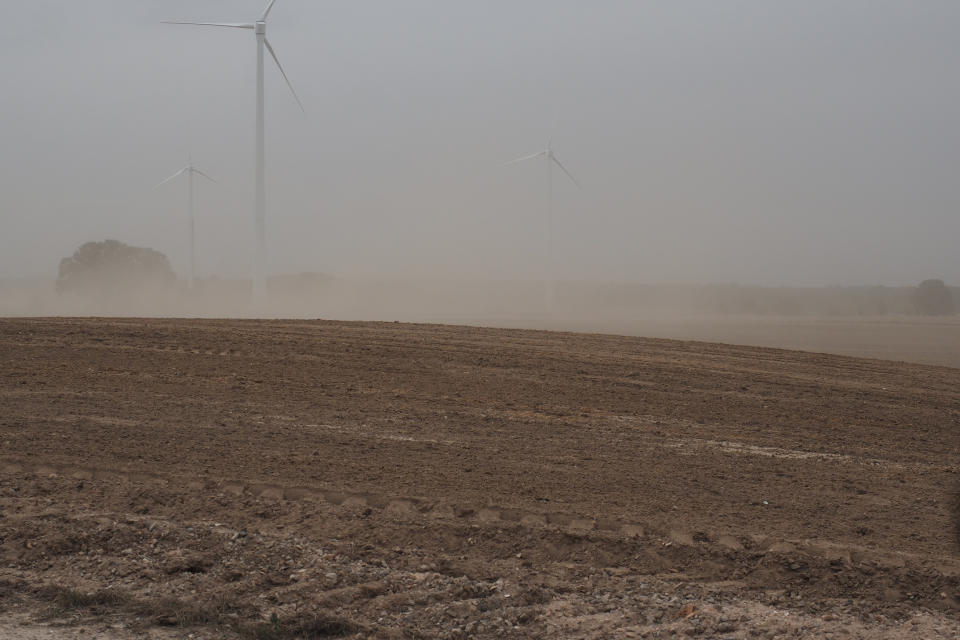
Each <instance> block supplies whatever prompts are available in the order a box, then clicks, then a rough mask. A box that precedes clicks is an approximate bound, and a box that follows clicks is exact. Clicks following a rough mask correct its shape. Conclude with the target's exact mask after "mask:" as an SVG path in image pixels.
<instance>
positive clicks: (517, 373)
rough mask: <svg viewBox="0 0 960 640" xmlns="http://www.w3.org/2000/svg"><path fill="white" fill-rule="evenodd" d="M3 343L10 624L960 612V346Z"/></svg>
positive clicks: (636, 633)
mask: <svg viewBox="0 0 960 640" xmlns="http://www.w3.org/2000/svg"><path fill="white" fill-rule="evenodd" d="M0 363H2V369H0V554H2V557H0V610H2V611H3V612H4V615H3V618H2V622H0V636H2V637H4V638H24V639H33V638H58V639H59V638H91V637H101V638H103V639H105V640H126V639H129V638H141V637H154V638H185V637H187V636H188V634H192V635H193V637H194V638H221V637H228V638H260V639H286V638H299V637H303V638H319V637H331V636H346V637H376V638H467V637H478V638H599V637H603V638H645V637H649V638H661V637H662V638H669V637H687V636H694V637H697V636H699V637H704V638H755V637H760V638H763V637H767V638H775V637H783V638H792V637H811V638H829V637H836V638H850V637H861V638H937V637H944V638H955V637H960V548H958V546H957V544H956V537H957V532H956V531H955V530H954V527H953V522H952V519H953V518H952V515H951V503H952V500H953V495H954V494H955V490H956V489H957V484H958V480H960V479H958V476H957V472H958V470H960V465H958V458H957V454H958V445H960V370H958V369H951V368H937V367H932V366H921V365H909V364H903V363H894V362H886V361H879V360H859V359H853V358H846V357H839V356H826V355H819V354H810V353H799V352H787V351H777V350H772V349H762V348H748V347H730V346H722V345H714V344H704V343H685V342H671V341H663V340H647V339H639V338H624V337H614V336H598V335H577V334H564V333H547V332H536V331H519V330H485V329H475V328H463V327H449V326H428V325H403V324H392V323H390V324H382V323H381V324H377V323H330V322H280V321H275V322H268V321H186V320H95V319H93V320H69V319H57V320H0ZM98 634H99V635H98Z"/></svg>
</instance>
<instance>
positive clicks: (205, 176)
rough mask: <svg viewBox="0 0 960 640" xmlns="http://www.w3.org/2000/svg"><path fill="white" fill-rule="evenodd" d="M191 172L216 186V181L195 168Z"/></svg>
mask: <svg viewBox="0 0 960 640" xmlns="http://www.w3.org/2000/svg"><path fill="white" fill-rule="evenodd" d="M193 172H194V173H196V174H198V175H201V176H203V177H204V178H206V179H207V180H209V181H210V182H212V183H214V184H217V181H216V180H214V179H213V178H211V177H210V176H208V175H207V174H205V173H204V172H203V171H200V169H197V168H196V167H194V168H193Z"/></svg>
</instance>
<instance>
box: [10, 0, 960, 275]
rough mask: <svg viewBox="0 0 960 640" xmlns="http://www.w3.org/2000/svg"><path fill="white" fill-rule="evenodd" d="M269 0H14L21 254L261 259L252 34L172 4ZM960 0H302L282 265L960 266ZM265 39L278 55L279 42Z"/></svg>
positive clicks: (274, 268) (287, 126)
mask: <svg viewBox="0 0 960 640" xmlns="http://www.w3.org/2000/svg"><path fill="white" fill-rule="evenodd" d="M262 4H264V2H261V1H260V0H243V1H242V2H239V1H230V2H227V1H226V0H205V1H203V2H186V1H185V0H166V1H159V0H155V1H151V2H145V3H128V2H119V1H117V0H113V1H108V0H101V1H97V2H84V3H66V4H65V3H62V2H54V1H51V0H38V1H35V2H28V3H15V4H14V3H11V6H9V7H6V8H5V15H6V17H7V20H8V24H10V25H11V33H10V37H8V38H6V39H4V41H3V43H2V44H0V51H2V52H3V59H4V60H5V61H7V64H4V65H3V69H2V70H0V80H2V81H3V85H4V87H5V99H4V101H3V103H2V105H0V115H2V116H3V119H4V121H5V122H6V123H7V124H6V125H5V127H4V138H3V146H2V149H0V168H2V171H0V194H2V196H0V198H2V200H0V207H2V211H3V225H4V228H3V233H2V234H0V275H3V276H4V277H52V276H53V275H54V274H55V270H56V265H57V263H58V261H59V260H60V259H61V258H62V257H65V256H68V255H70V253H72V251H73V250H74V249H76V247H78V246H79V245H80V244H82V243H83V242H86V241H90V240H103V239H106V238H117V239H119V240H122V241H124V242H127V243H130V244H133V245H137V246H147V247H152V248H155V249H157V250H159V251H162V252H163V253H165V254H166V255H168V256H169V257H170V259H171V261H172V263H173V266H174V268H175V270H176V271H177V272H178V274H179V275H180V276H181V277H185V275H186V272H187V264H188V253H187V220H186V209H185V199H186V186H185V184H183V183H182V182H180V183H177V182H173V183H170V184H167V185H165V186H164V187H163V188H162V189H160V190H158V191H151V190H150V189H151V187H152V186H153V185H154V184H156V183H157V182H159V181H160V180H162V179H163V178H164V177H166V176H167V175H169V174H170V173H172V172H173V171H175V170H176V169H177V168H179V167H181V166H182V165H183V164H185V163H186V160H187V156H188V154H190V153H192V154H193V158H194V160H195V161H196V162H197V163H198V166H199V167H200V168H201V169H203V170H204V171H205V172H207V173H209V174H210V175H211V176H213V177H215V178H216V179H217V180H218V181H219V184H217V185H213V184H198V185H197V216H198V221H197V225H198V226H197V242H198V254H197V255H198V265H197V268H198V273H199V274H200V275H202V276H205V277H212V276H217V277H221V278H242V277H248V276H249V273H250V264H251V260H252V250H253V239H252V230H253V223H252V218H253V211H252V197H251V196H252V176H253V124H254V123H253V120H254V100H253V97H254V94H253V89H254V57H255V56H254V52H255V49H254V43H253V41H252V40H253V38H252V37H251V36H250V34H249V33H248V32H244V31H239V30H227V29H204V28H200V27H185V26H172V25H162V24H159V22H160V21H161V20H196V21H207V20H214V21H218V20H226V21H237V20H241V21H242V20H252V19H254V18H255V17H256V16H257V15H259V13H260V12H261V11H262V9H263V7H262V6H261V5H262ZM958 24H960V7H958V6H957V4H956V3H954V2H949V1H936V0H931V1H930V2H924V3H923V4H922V5H920V6H915V5H912V4H907V3H899V2H875V1H867V0H853V1H851V2H845V3H843V5H842V6H837V4H836V3H834V2H829V1H826V0H817V1H814V2H794V3H777V4H776V5H771V4H770V3H767V2H761V1H731V2H726V3H723V4H722V5H718V4H717V3H714V2H707V1H699V2H691V3H681V4H676V3H636V2H626V1H612V0H611V1H607V2H603V3H600V4H599V5H596V4H594V5H590V6H587V5H585V4H583V3H581V2H576V1H574V0H565V1H561V2H546V1H545V0H536V1H534V0H531V1H528V2H521V3H516V2H505V1H502V0H498V1H494V2H483V3H475V4H473V5H470V4H463V3H455V4H451V3H448V2H440V1H439V0H432V1H427V0H411V1H410V2H403V3H392V2H375V3H360V4H357V3H351V2H345V1H342V0H341V1H332V2H322V3H316V2H304V1H302V0H281V2H279V3H278V4H277V5H276V7H275V9H274V10H273V13H272V14H271V22H270V39H271V41H272V44H273V45H274V47H275V48H276V50H277V53H278V55H279V57H280V59H281V61H282V62H283V64H284V67H285V69H286V71H287V73H288V74H289V76H290V78H291V80H292V82H293V83H294V85H295V86H296V88H297V91H298V93H299V94H300V96H301V98H302V99H303V102H304V105H305V107H306V114H301V113H300V111H299V110H298V108H297V106H296V103H295V102H294V100H293V99H292V97H291V96H290V95H289V92H288V91H287V89H286V87H285V86H284V85H283V80H282V78H281V77H280V75H279V74H278V73H277V72H276V69H275V68H273V67H269V68H268V69H267V73H266V83H267V86H266V104H267V107H266V109H267V144H268V148H267V158H268V167H269V175H268V182H267V184H268V214H267V233H268V236H267V237H268V247H269V249H268V272H269V273H271V274H295V273H301V272H315V273H325V274H333V275H336V276H342V277H358V276H363V277H375V278H382V277H385V276H391V277H392V276H397V275H402V276H404V277H407V278H411V279H412V278H423V277H425V278H434V277H436V276H437V275H438V274H440V275H443V276H444V277H453V276H456V277H462V278H466V279H480V280H493V281H504V280H508V281H512V280H521V281H529V280H538V279H542V278H543V277H544V274H545V252H546V242H545V220H544V210H543V209H544V195H545V194H544V192H545V185H544V182H545V181H544V175H543V174H544V171H543V165H542V164H541V163H539V161H536V162H530V163H526V164H518V165H512V166H509V167H505V166H503V163H504V162H506V161H508V160H510V159H512V158H515V157H518V156H522V155H526V154H529V153H533V152H535V151H537V150H539V149H542V148H543V147H544V146H545V145H546V143H547V141H548V139H550V138H552V139H553V143H554V145H555V148H556V150H557V152H558V154H559V155H560V157H561V158H562V160H563V162H564V163H565V165H566V166H567V167H568V168H569V169H570V170H571V171H572V172H573V173H574V174H575V175H576V176H577V177H578V179H579V180H580V181H581V182H582V184H583V185H584V190H583V191H578V190H577V189H576V188H575V187H574V186H573V185H571V184H569V183H567V182H564V181H563V180H561V179H560V178H559V176H558V179H557V180H556V183H555V222H556V227H555V229H556V256H557V258H556V276H557V278H558V279H560V280H565V281H574V282H577V281H589V282H626V283H633V282H638V283H647V284H658V283H722V282H737V283H741V284H744V285H767V286H780V285H798V286H820V285H848V286H849V285H858V286H859V285H864V286H869V285H878V284H885V285H889V286H903V285H915V284H916V283H918V282H920V281H921V280H923V279H926V278H942V279H943V280H945V281H946V282H947V283H948V284H950V283H953V284H957V283H960V262H958V261H957V259H956V255H957V251H956V238H957V237H958V236H960V217H958V216H957V210H958V204H960V196H958V188H957V186H956V180H955V176H954V173H955V171H954V168H955V167H956V166H958V164H960V144H958V139H957V135H958V134H957V132H958V131H960V128H958V127H957V115H956V114H957V113H960V82H958V80H957V75H956V74H955V73H954V72H953V66H954V65H953V62H954V60H956V57H957V48H958V45H957V41H956V38H955V37H954V35H955V32H956V27H957V26H958ZM267 62H268V64H272V63H270V61H269V59H268V61H267Z"/></svg>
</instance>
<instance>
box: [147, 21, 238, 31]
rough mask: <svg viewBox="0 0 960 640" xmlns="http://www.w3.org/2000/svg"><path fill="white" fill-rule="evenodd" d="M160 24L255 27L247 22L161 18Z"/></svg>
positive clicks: (236, 27) (235, 27)
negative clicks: (179, 20)
mask: <svg viewBox="0 0 960 640" xmlns="http://www.w3.org/2000/svg"><path fill="white" fill-rule="evenodd" d="M161 24H192V25H197V26H200V27H233V28H234V29H255V28H256V26H257V25H255V24H250V23H249V22H177V21H173V20H163V21H162V22H161Z"/></svg>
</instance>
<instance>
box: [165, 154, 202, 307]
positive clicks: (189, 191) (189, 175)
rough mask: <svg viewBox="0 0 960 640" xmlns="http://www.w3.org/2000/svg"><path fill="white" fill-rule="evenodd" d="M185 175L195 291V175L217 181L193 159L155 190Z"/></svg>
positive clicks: (192, 278) (192, 277)
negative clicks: (197, 165) (199, 167)
mask: <svg viewBox="0 0 960 640" xmlns="http://www.w3.org/2000/svg"><path fill="white" fill-rule="evenodd" d="M184 174H186V175H187V182H188V184H189V185H190V186H189V187H188V189H187V210H188V211H189V212H190V288H191V289H193V283H194V281H195V280H196V277H197V250H196V247H197V243H196V239H195V233H196V232H195V228H196V224H195V223H194V216H193V175H194V174H196V175H198V176H202V177H204V178H206V179H207V180H209V181H210V182H216V180H214V179H213V178H211V177H210V176H208V175H207V174H205V173H204V172H203V171H200V169H197V168H196V167H195V166H194V164H193V158H190V159H189V160H188V162H187V166H185V167H184V168H183V169H180V171H177V172H176V173H175V174H173V175H172V176H170V177H169V178H167V179H166V180H164V181H163V182H161V183H160V184H158V185H157V186H155V187H154V189H159V188H160V187H162V186H163V185H165V184H167V183H168V182H170V181H171V180H173V179H174V178H179V177H180V176H182V175H184Z"/></svg>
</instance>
